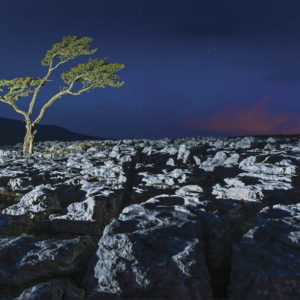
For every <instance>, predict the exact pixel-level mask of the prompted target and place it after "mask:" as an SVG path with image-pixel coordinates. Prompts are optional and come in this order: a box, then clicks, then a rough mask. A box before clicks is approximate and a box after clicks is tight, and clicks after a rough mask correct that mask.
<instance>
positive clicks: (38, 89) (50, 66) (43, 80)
mask: <svg viewBox="0 0 300 300" xmlns="http://www.w3.org/2000/svg"><path fill="white" fill-rule="evenodd" d="M52 71H53V68H52V61H51V62H50V65H49V69H48V72H47V74H46V75H45V77H44V78H43V79H42V80H41V82H40V84H39V85H38V86H37V87H36V89H35V90H34V93H33V96H32V99H31V102H30V105H29V109H28V112H27V113H28V115H29V116H31V114H32V112H33V108H34V105H35V101H36V97H37V95H38V93H39V91H40V90H41V88H42V86H43V85H44V84H45V83H46V82H47V79H48V78H49V76H50V75H51V73H52Z"/></svg>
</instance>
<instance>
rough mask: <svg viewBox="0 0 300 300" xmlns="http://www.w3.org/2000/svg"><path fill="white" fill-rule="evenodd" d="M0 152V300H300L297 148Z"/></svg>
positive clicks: (234, 143)
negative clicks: (29, 153)
mask: <svg viewBox="0 0 300 300" xmlns="http://www.w3.org/2000/svg"><path fill="white" fill-rule="evenodd" d="M21 150H22V148H21V145H19V144H17V145H16V146H13V147H11V146H10V147H2V148H1V149H0V212H1V213H0V299H107V298H118V299H123V298H130V299H131V298H136V299H141V298H151V299H152V298H154V299H155V298H157V299H299V297H300V289H299V286H300V272H299V270H300V246H299V241H300V225H299V224H300V222H299V221H300V206H299V205H300V200H299V199H300V177H299V176H300V172H299V166H300V138H299V137H297V136H290V137H283V136H279V137H244V138H243V137H236V138H212V137H201V138H187V139H177V140H170V139H162V140H147V139H142V140H105V141H101V142H99V141H96V142H95V141H90V142H42V143H38V144H37V145H36V148H35V153H34V154H33V155H32V156H30V157H24V156H23V155H22V152H21Z"/></svg>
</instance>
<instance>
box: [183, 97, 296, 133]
mask: <svg viewBox="0 0 300 300" xmlns="http://www.w3.org/2000/svg"><path fill="white" fill-rule="evenodd" d="M272 96H273V95H268V96H266V97H264V98H262V99H260V100H259V101H258V102H256V103H254V104H252V105H250V106H248V107H241V106H239V105H233V106H230V107H229V108H227V109H224V110H221V111H218V112H216V113H214V114H212V115H211V116H209V117H204V118H201V117H195V118H191V119H189V120H187V121H185V122H184V123H183V126H184V127H188V128H191V129H194V130H201V131H204V130H205V131H215V132H220V133H227V134H281V133H282V134H295V133H300V121H298V120H300V115H293V114H289V113H275V112H272V111H271V110H270V109H269V107H268V103H269V101H270V100H271V99H272Z"/></svg>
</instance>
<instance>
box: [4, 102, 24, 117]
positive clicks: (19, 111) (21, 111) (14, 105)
mask: <svg viewBox="0 0 300 300" xmlns="http://www.w3.org/2000/svg"><path fill="white" fill-rule="evenodd" d="M0 101H1V102H3V103H6V104H9V105H10V106H12V107H13V108H14V110H15V111H16V112H17V113H18V114H21V115H23V116H24V117H25V119H27V118H28V114H27V113H26V112H25V111H23V110H21V109H20V108H19V107H18V106H17V105H16V104H15V103H14V102H8V101H6V100H4V99H0Z"/></svg>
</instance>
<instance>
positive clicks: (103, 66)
mask: <svg viewBox="0 0 300 300" xmlns="http://www.w3.org/2000/svg"><path fill="white" fill-rule="evenodd" d="M91 41H92V39H91V38H89V37H77V36H67V37H63V39H62V41H61V42H59V43H56V44H54V45H53V46H52V48H51V49H50V50H48V51H47V52H46V55H45V57H44V59H43V60H42V61H41V63H42V65H43V66H48V71H47V73H46V74H45V76H44V77H43V78H35V77H23V78H15V79H10V80H7V79H3V80H0V102H3V103H6V104H9V105H11V106H12V107H13V109H14V110H15V111H16V112H17V113H19V114H21V115H23V117H24V119H25V122H26V130H27V131H26V136H25V138H24V144H23V153H24V154H31V153H32V152H33V140H34V136H35V133H36V125H37V124H38V123H39V122H40V121H41V120H42V118H43V116H44V114H45V112H46V110H47V109H48V108H49V107H50V106H51V105H52V104H53V103H54V102H55V101H56V100H57V99H60V98H61V97H62V96H64V95H67V94H69V95H75V96H77V95H80V94H82V93H83V92H88V91H89V90H91V89H94V88H97V87H101V88H105V87H106V86H111V87H121V86H122V85H123V84H124V81H119V79H120V77H119V76H118V75H117V74H116V72H118V71H120V70H122V69H123V68H124V65H123V64H119V63H107V62H106V60H107V58H104V59H91V58H90V59H89V60H88V62H86V63H81V64H78V65H77V66H75V67H73V68H71V69H70V70H69V71H67V72H65V73H62V74H61V78H62V79H63V81H64V82H65V83H66V84H67V86H64V87H62V88H61V89H60V90H59V91H57V93H56V94H54V95H53V96H52V97H50V99H49V100H48V101H47V102H46V103H45V104H44V105H43V106H42V108H41V109H40V112H39V113H38V115H37V117H36V118H35V119H32V114H33V110H34V107H35V103H36V100H37V96H38V94H39V92H40V90H41V88H42V87H43V86H44V85H45V84H46V83H47V82H48V81H49V77H50V76H51V75H52V73H53V71H54V70H56V69H57V68H58V67H59V66H60V65H62V64H64V63H66V62H67V61H69V60H71V59H74V58H76V57H77V56H80V55H91V54H94V53H95V52H96V51H97V49H90V45H89V43H90V42H91ZM76 83H80V84H81V85H82V86H81V87H79V86H78V85H76ZM75 86H76V88H77V90H76V91H75V90H74V88H75ZM2 87H3V88H2ZM1 94H2V95H1ZM30 94H33V95H32V98H31V100H30V103H29V107H28V110H27V111H25V110H22V109H20V108H19V107H18V105H17V104H16V103H15V102H16V101H17V100H19V98H20V97H27V96H29V95H30Z"/></svg>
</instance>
